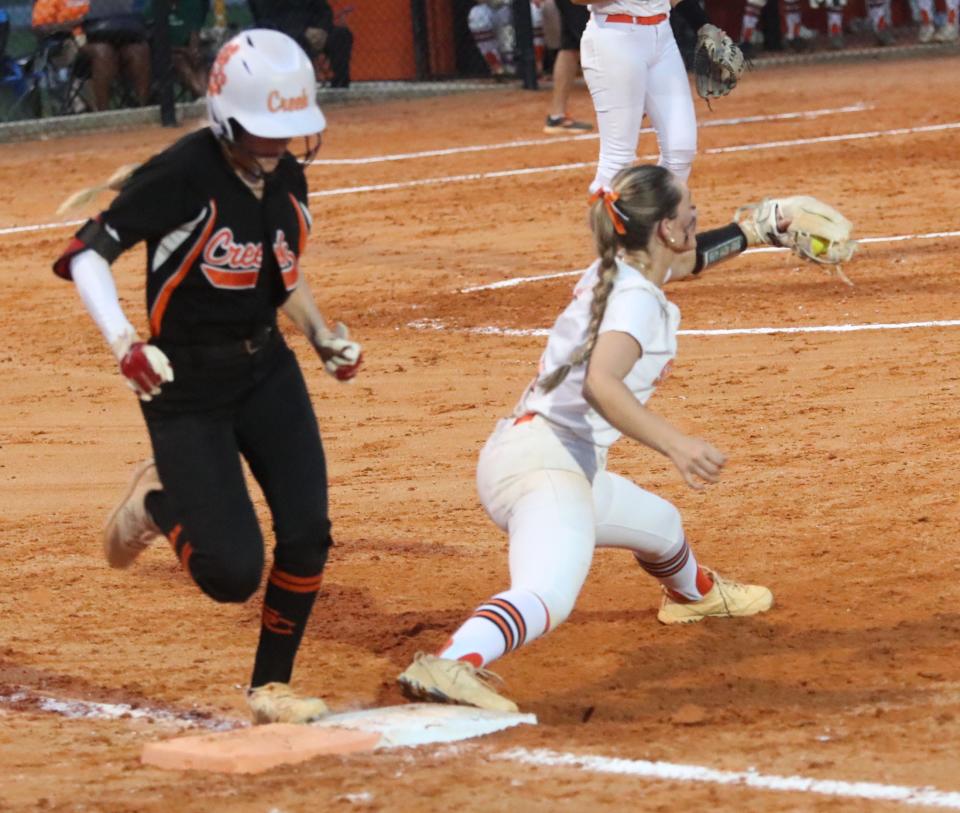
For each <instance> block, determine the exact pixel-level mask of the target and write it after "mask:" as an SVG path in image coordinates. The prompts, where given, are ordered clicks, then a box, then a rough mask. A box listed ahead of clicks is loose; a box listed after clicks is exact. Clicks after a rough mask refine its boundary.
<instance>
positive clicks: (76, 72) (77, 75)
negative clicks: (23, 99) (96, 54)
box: [31, 0, 91, 106]
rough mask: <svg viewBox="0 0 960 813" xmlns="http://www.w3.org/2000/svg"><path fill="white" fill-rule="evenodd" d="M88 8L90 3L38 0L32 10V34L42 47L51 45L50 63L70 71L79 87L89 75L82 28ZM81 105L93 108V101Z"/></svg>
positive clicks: (49, 52)
mask: <svg viewBox="0 0 960 813" xmlns="http://www.w3.org/2000/svg"><path fill="white" fill-rule="evenodd" d="M88 8H89V2H88V0H36V2H35V3H34V4H33V11H32V19H31V26H32V28H33V33H34V34H35V35H36V36H37V39H38V41H39V42H40V44H41V45H43V44H46V45H47V46H49V50H48V51H47V54H48V55H49V57H48V58H49V60H50V64H52V65H53V66H54V67H55V68H58V69H64V70H65V71H66V69H70V70H71V71H72V72H73V79H74V80H75V81H76V82H77V83H78V86H79V85H82V84H83V83H84V80H85V79H87V78H88V77H89V73H90V65H89V60H88V59H86V58H85V57H81V46H82V45H83V43H84V36H83V29H82V28H81V27H80V26H81V23H82V22H83V19H84V17H85V16H86V14H87V10H88ZM39 50H40V48H39V47H38V52H39ZM79 95H80V96H83V95H84V94H83V93H82V92H81V93H79ZM80 104H81V106H84V105H85V106H90V104H91V102H90V100H89V99H83V100H82V101H81V102H80Z"/></svg>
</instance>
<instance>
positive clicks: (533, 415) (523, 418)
mask: <svg viewBox="0 0 960 813" xmlns="http://www.w3.org/2000/svg"><path fill="white" fill-rule="evenodd" d="M536 417H537V413H536V412H527V413H526V414H524V415H521V416H520V417H519V418H517V419H516V420H515V421H514V422H513V425H514V426H519V425H520V424H521V423H526V422H527V421H532V420H533V419H534V418H536Z"/></svg>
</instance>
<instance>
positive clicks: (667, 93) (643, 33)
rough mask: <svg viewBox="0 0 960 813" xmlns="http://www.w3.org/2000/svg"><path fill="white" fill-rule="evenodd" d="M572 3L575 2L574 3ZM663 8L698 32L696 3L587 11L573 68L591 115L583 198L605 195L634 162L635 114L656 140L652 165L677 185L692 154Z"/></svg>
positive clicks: (617, 0)
mask: <svg viewBox="0 0 960 813" xmlns="http://www.w3.org/2000/svg"><path fill="white" fill-rule="evenodd" d="M575 1H576V0H575ZM671 3H672V4H673V5H674V6H676V7H677V10H678V11H679V12H681V13H682V14H683V15H684V17H685V18H687V20H688V21H689V22H690V23H691V25H692V26H693V28H694V30H699V29H700V27H701V26H702V25H704V24H705V23H706V22H707V18H706V15H705V13H704V12H703V10H702V9H701V8H700V6H699V5H697V2H696V0H683V2H673V0H607V1H606V2H600V3H592V4H590V10H591V14H590V21H589V22H588V23H587V28H586V30H585V31H584V33H583V37H582V38H581V40H580V64H581V66H582V67H583V76H584V79H585V80H586V82H587V87H588V88H589V89H590V96H591V97H592V99H593V106H594V109H595V110H596V113H597V129H598V131H599V133H600V158H599V161H598V162H597V173H596V176H595V177H594V179H593V183H592V184H591V185H590V191H591V192H596V191H597V190H598V189H609V188H610V182H611V180H612V179H613V176H614V175H616V174H617V172H619V171H620V170H621V169H623V168H624V167H626V166H630V164H632V163H633V162H634V160H635V159H636V155H637V139H638V138H639V136H640V126H641V122H642V121H643V114H644V113H646V114H647V116H648V117H649V119H650V124H651V125H652V126H653V128H654V130H656V133H657V141H658V143H659V146H660V160H659V164H660V166H662V167H666V168H667V169H669V170H670V171H671V172H672V173H673V174H674V175H676V176H677V177H678V178H680V179H681V180H684V181H685V180H686V179H687V178H688V176H689V175H690V165H691V164H692V163H693V157H694V155H695V154H696V152H697V118H696V115H695V113H694V110H693V97H692V95H691V93H690V83H689V81H688V80H687V71H686V68H685V67H684V64H683V58H682V57H681V56H680V50H679V49H678V48H677V42H676V40H675V39H674V36H673V29H672V28H671V27H670V10H671Z"/></svg>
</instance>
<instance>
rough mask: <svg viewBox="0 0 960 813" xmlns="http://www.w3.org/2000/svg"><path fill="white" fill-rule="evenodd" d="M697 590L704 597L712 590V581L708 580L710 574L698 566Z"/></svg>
mask: <svg viewBox="0 0 960 813" xmlns="http://www.w3.org/2000/svg"><path fill="white" fill-rule="evenodd" d="M697 590H699V591H700V595H701V596H705V595H706V594H707V593H709V592H710V591H711V590H713V579H712V578H710V574H709V573H707V571H706V570H704V569H703V568H702V567H699V566H698V567H697Z"/></svg>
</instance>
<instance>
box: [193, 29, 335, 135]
mask: <svg viewBox="0 0 960 813" xmlns="http://www.w3.org/2000/svg"><path fill="white" fill-rule="evenodd" d="M207 112H208V114H209V116H210V123H211V126H212V128H213V131H214V132H215V133H216V134H217V135H218V136H220V137H221V138H224V139H226V140H227V141H234V140H235V139H236V136H237V134H236V133H235V132H234V128H233V125H232V123H231V122H232V121H235V122H237V123H238V124H239V125H240V126H241V127H243V129H244V130H246V131H247V132H248V133H250V134H251V135H255V136H260V137H262V138H296V137H297V136H311V135H315V134H316V133H319V132H321V131H322V130H323V129H324V128H325V127H326V126H327V122H326V119H325V118H324V117H323V113H322V112H321V110H320V107H319V106H318V105H317V82H316V79H315V78H314V74H313V66H312V65H311V64H310V60H309V59H308V58H307V55H306V54H305V53H304V52H303V49H302V48H301V47H300V46H299V45H297V43H296V42H295V41H294V40H293V39H291V38H290V37H288V36H287V35H286V34H283V33H281V32H280V31H271V30H268V29H262V28H254V29H251V30H250V31H244V32H243V33H242V34H238V35H237V36H236V37H234V38H233V39H231V40H230V41H229V42H227V43H226V44H225V45H224V46H223V47H222V48H221V49H220V51H219V53H218V54H217V58H216V60H214V63H213V67H212V68H211V69H210V81H209V83H208V86H207Z"/></svg>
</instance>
